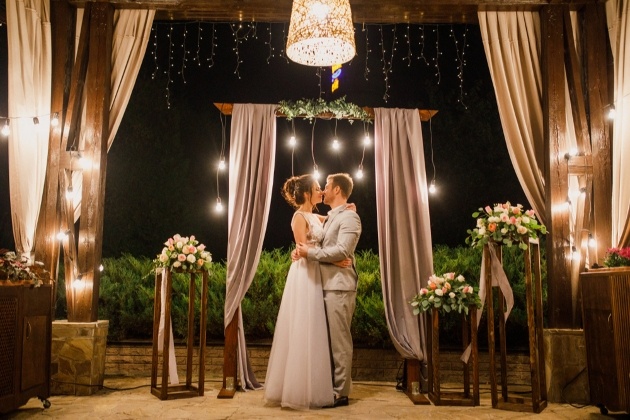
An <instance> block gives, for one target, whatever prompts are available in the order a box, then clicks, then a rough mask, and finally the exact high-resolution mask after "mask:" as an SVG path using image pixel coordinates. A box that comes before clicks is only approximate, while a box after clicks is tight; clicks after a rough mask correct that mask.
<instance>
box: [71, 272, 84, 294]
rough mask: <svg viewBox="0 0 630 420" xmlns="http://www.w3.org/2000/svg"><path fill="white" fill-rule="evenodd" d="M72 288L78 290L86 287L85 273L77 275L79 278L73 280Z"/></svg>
mask: <svg viewBox="0 0 630 420" xmlns="http://www.w3.org/2000/svg"><path fill="white" fill-rule="evenodd" d="M72 288H73V289H74V290H77V291H78V290H83V289H85V282H84V281H83V274H79V275H77V278H76V279H74V280H73V281H72Z"/></svg>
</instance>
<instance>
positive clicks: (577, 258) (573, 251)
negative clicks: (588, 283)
mask: <svg viewBox="0 0 630 420" xmlns="http://www.w3.org/2000/svg"><path fill="white" fill-rule="evenodd" d="M580 257H581V256H580V253H579V252H578V250H577V248H576V247H575V245H573V246H572V247H571V259H572V260H573V261H580Z"/></svg>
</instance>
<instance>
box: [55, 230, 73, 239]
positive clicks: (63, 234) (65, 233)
mask: <svg viewBox="0 0 630 420" xmlns="http://www.w3.org/2000/svg"><path fill="white" fill-rule="evenodd" d="M68 235H70V231H69V230H66V231H63V230H61V231H59V233H57V239H59V240H60V241H63V240H65V239H66V238H68Z"/></svg>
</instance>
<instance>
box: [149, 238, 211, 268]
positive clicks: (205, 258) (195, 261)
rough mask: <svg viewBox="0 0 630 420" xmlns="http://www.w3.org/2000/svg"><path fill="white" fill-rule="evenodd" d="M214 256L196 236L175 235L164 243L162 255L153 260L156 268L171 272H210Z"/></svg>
mask: <svg viewBox="0 0 630 420" xmlns="http://www.w3.org/2000/svg"><path fill="white" fill-rule="evenodd" d="M211 262H212V255H211V254H210V253H209V252H208V251H206V246H205V245H204V244H200V243H199V241H198V240H197V239H195V237H194V236H192V235H191V236H190V237H187V236H181V235H179V234H177V235H174V236H173V237H172V238H168V240H167V241H166V242H164V248H162V253H160V254H158V256H157V258H156V259H154V260H153V265H154V267H155V268H160V267H164V268H166V269H169V270H171V271H184V272H191V271H201V270H206V271H210V265H211V264H210V263H211Z"/></svg>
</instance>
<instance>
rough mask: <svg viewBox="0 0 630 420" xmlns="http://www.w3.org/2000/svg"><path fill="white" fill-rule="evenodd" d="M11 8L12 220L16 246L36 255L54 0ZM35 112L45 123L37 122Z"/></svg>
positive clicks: (14, 0)
mask: <svg viewBox="0 0 630 420" xmlns="http://www.w3.org/2000/svg"><path fill="white" fill-rule="evenodd" d="M6 11H7V39H8V64H9V68H8V82H9V86H8V91H9V92H8V94H9V104H8V105H9V109H8V110H9V117H10V118H11V120H10V128H11V134H10V135H9V139H8V142H9V194H10V200H11V221H12V223H13V236H14V239H15V248H16V251H17V252H18V253H20V254H22V255H24V256H27V257H28V258H31V261H32V258H33V255H32V254H33V247H34V241H35V228H36V226H37V217H38V214H39V207H40V204H41V200H42V193H43V191H44V180H45V176H46V159H47V156H48V131H49V127H50V114H51V110H50V95H51V93H50V92H51V74H52V50H51V41H50V36H51V31H50V3H49V1H48V0H7V1H6ZM53 111H61V110H53ZM34 117H38V119H39V125H35V124H34V123H33V118H34Z"/></svg>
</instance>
